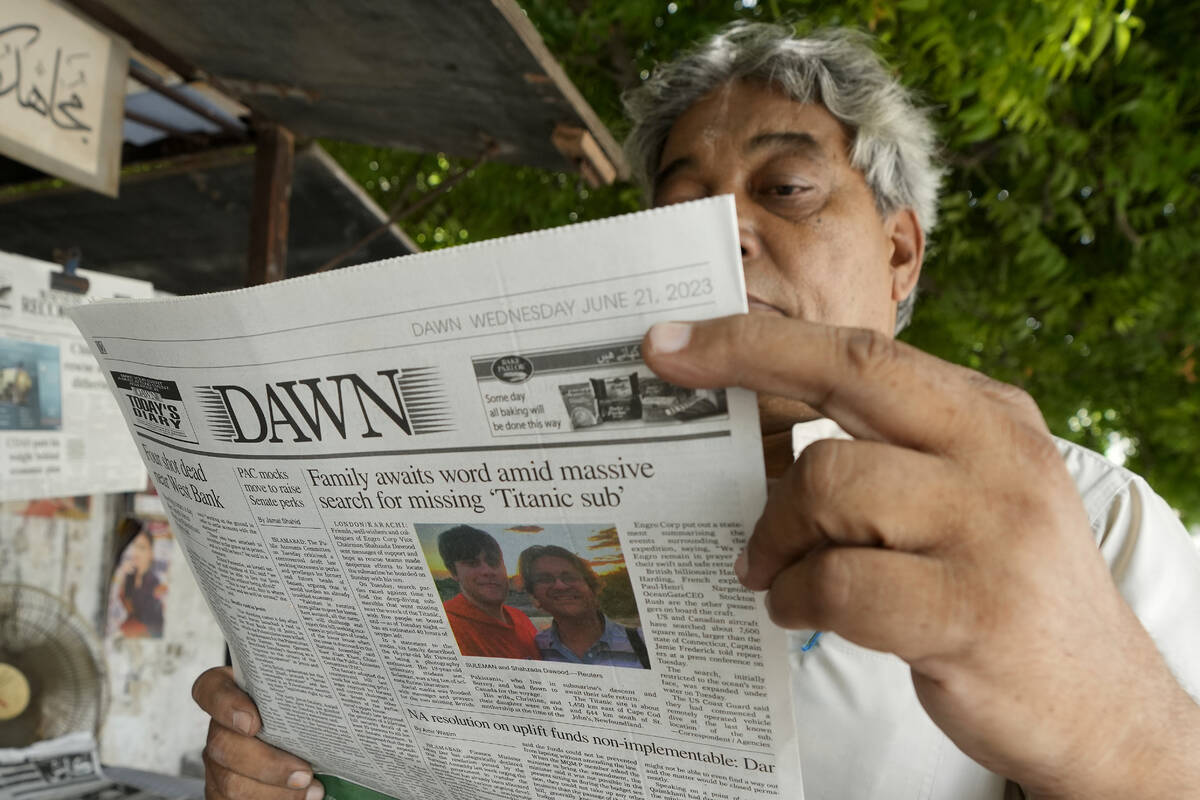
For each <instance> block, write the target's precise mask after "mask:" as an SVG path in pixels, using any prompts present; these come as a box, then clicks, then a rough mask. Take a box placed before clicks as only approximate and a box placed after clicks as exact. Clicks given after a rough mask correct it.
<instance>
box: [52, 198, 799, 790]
mask: <svg viewBox="0 0 1200 800" xmlns="http://www.w3.org/2000/svg"><path fill="white" fill-rule="evenodd" d="M744 310H745V289H744V286H743V283H742V276H741V271H740V257H739V246H738V236H737V230H736V221H735V216H734V210H733V202H732V199H731V198H729V197H720V198H713V199H708V200H703V201H698V202H694V203H688V204H683V205H679V206H672V207H669V208H662V209H656V210H652V211H646V212H641V213H638V214H632V215H628V216H624V217H618V218H612V219H607V220H602V221H598V222H591V223H585V224H580V225H575V226H570V227H565V228H559V229H554V230H549V231H543V232H539V233H534V234H525V235H520V236H515V237H509V238H506V239H498V240H492V241H487V242H481V243H478V244H473V245H467V246H463V247H457V248H452V249H447V250H441V251H437V252H433V253H425V254H420V255H416V256H410V257H406V258H401V259H394V260H390V261H385V262H380V263H376V264H371V265H366V266H361V267H356V268H353V269H347V270H343V271H341V272H339V273H336V274H326V275H320V276H313V277H307V278H299V279H295V280H290V281H284V282H282V283H278V284H273V285H269V286H262V287H255V288H252V289H244V290H241V291H237V292H230V293H225V294H217V295H207V296H200V297H192V298H178V299H170V300H162V301H152V302H104V303H97V304H94V305H90V306H87V307H84V308H80V309H78V310H77V311H75V312H74V313H73V318H74V319H75V321H76V322H77V324H78V325H79V327H80V329H81V330H82V331H83V333H84V335H85V337H86V338H87V340H88V342H89V343H90V345H91V347H92V348H93V350H94V352H95V355H96V357H97V359H98V360H99V363H100V365H101V367H102V369H103V371H104V373H105V374H106V376H107V377H108V380H109V382H110V385H111V388H112V390H113V391H114V392H115V394H116V395H117V397H118V400H119V404H120V405H121V408H122V410H123V412H124V414H125V418H126V420H127V422H128V424H129V428H130V431H131V432H132V434H133V436H134V439H135V440H136V442H137V445H138V448H139V450H140V452H141V454H142V456H143V458H144V459H145V462H146V466H147V468H148V469H149V471H150V474H151V476H152V478H153V480H154V482H155V485H156V486H157V488H158V491H159V493H160V494H161V496H162V499H163V502H164V505H165V507H166V509H167V511H168V513H169V516H170V519H171V523H172V525H173V527H174V530H175V533H176V536H177V539H178V541H179V542H180V543H181V545H182V547H183V550H184V553H185V554H186V557H187V559H188V561H189V563H190V565H191V567H192V569H193V570H194V572H195V574H196V576H197V578H198V580H199V583H200V585H201V587H202V588H203V590H204V592H205V594H206V596H207V599H208V602H209V604H210V605H211V607H212V610H213V613H214V614H215V615H216V618H217V620H218V621H219V622H220V624H221V627H222V629H223V630H224V633H225V636H226V637H227V639H228V641H229V645H230V649H231V652H232V653H233V656H234V660H235V670H236V674H237V676H238V680H239V682H240V683H241V684H242V685H243V686H244V687H245V688H246V690H247V691H248V692H249V693H250V694H251V696H252V697H253V698H254V699H255V701H256V702H257V703H258V707H259V709H260V711H261V712H262V717H263V720H264V732H263V734H262V737H263V738H264V739H265V740H266V741H268V742H270V743H272V744H274V745H276V746H279V747H282V748H284V749H286V750H289V751H291V752H294V753H296V754H298V755H300V756H301V757H303V758H306V759H308V760H310V761H312V762H313V763H314V764H315V765H316V767H317V768H318V769H319V770H320V771H322V772H324V773H326V774H328V775H332V776H337V777H338V778H340V779H343V780H344V781H347V782H350V784H354V785H358V786H363V787H368V788H370V789H372V790H376V791H378V792H382V793H385V794H388V795H391V796H393V797H397V798H413V799H414V800H416V799H417V798H505V799H506V800H507V799H508V798H512V799H513V800H516V798H522V800H523V799H524V798H529V797H539V798H562V797H576V798H612V797H621V798H645V799H646V800H651V798H654V799H655V800H658V799H661V798H681V799H682V798H696V799H697V800H718V799H724V798H750V797H755V798H759V797H776V796H783V795H786V796H788V797H798V796H800V794H801V788H800V777H799V764H798V758H797V756H796V750H795V741H794V736H793V724H794V723H793V719H792V715H791V710H790V709H791V704H790V702H789V694H788V683H787V673H788V668H787V663H788V662H787V656H786V651H785V644H784V637H783V635H782V633H781V632H780V631H778V630H777V629H775V628H774V627H773V626H772V625H771V624H770V622H769V621H768V619H767V617H766V615H765V613H764V611H763V609H762V604H761V602H760V601H757V600H756V598H755V597H754V595H753V594H752V593H750V592H748V591H746V590H745V589H743V588H742V587H741V586H740V585H739V584H738V583H737V581H736V579H735V577H734V574H733V570H732V564H733V561H734V559H735V557H736V555H737V553H738V552H739V550H740V549H741V547H742V545H743V544H744V543H745V541H746V539H747V538H748V536H749V534H750V532H751V530H752V527H753V524H754V520H755V519H756V517H757V515H758V513H759V512H760V511H761V509H762V505H763V501H764V491H765V490H764V486H765V482H764V479H763V467H762V455H761V448H760V446H759V432H758V424H757V412H756V409H755V401H754V397H753V395H752V394H751V393H749V392H745V391H740V390H729V391H725V390H709V391H705V390H692V389H687V388H684V387H679V386H674V385H671V384H668V383H666V382H664V381H663V380H661V379H660V378H658V377H656V376H655V375H654V374H653V373H652V372H650V370H649V369H648V368H647V367H646V366H645V364H644V363H643V361H642V358H641V351H640V341H641V337H642V335H643V334H644V332H645V331H646V329H647V328H648V327H649V325H651V324H652V323H654V322H657V321H661V320H670V319H675V320H687V319H702V318H708V317H714V316H721V315H725V314H731V313H737V312H741V311H744ZM329 783H330V785H331V786H332V785H336V786H339V787H341V786H344V785H345V784H344V783H343V782H342V781H335V780H333V779H331V780H330V781H329Z"/></svg>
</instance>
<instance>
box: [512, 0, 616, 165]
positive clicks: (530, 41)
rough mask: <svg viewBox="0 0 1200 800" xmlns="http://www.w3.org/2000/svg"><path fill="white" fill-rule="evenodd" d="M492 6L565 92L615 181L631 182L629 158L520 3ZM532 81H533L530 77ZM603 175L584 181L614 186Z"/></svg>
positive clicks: (563, 92) (548, 75)
mask: <svg viewBox="0 0 1200 800" xmlns="http://www.w3.org/2000/svg"><path fill="white" fill-rule="evenodd" d="M491 2H492V5H493V6H495V7H496V10H497V11H499V12H500V14H501V15H502V16H503V17H504V19H505V20H507V21H508V24H509V25H511V26H512V29H513V30H514V31H515V32H516V34H517V36H519V37H520V39H521V41H522V42H523V43H524V44H525V46H526V47H527V48H529V53H530V55H532V56H533V57H534V59H535V60H536V61H537V62H538V64H539V65H540V66H541V68H542V70H543V71H544V72H545V73H546V77H547V78H548V79H549V80H550V82H552V83H553V84H554V85H555V86H556V87H558V90H559V91H560V92H562V96H563V97H564V98H565V99H566V101H567V103H569V104H570V106H571V108H572V109H573V110H574V111H575V113H576V114H578V115H579V118H580V119H581V120H582V121H583V124H584V126H586V128H587V130H588V132H589V133H590V134H591V135H592V137H593V142H594V144H596V145H598V149H599V150H600V151H601V152H602V153H603V154H604V155H605V156H606V159H605V160H606V161H608V162H609V164H610V165H611V166H612V168H613V172H614V175H613V177H619V178H628V177H629V174H630V170H629V163H628V162H627V161H626V160H625V154H624V153H623V152H621V145H619V144H617V140H616V139H614V138H613V136H612V134H611V133H609V130H608V128H607V127H606V126H605V125H604V123H603V122H601V121H600V117H598V116H596V112H595V111H593V110H592V107H591V106H590V105H588V102H587V100H584V99H583V95H581V94H580V93H579V90H578V89H576V88H575V84H574V83H572V82H571V79H570V78H568V77H567V73H566V72H565V71H564V70H563V68H562V65H560V64H559V63H558V60H557V59H556V58H555V57H554V55H553V54H552V53H551V52H550V49H549V48H548V47H546V43H545V42H544V41H542V37H541V34H539V33H538V32H537V29H536V28H534V27H533V23H532V22H530V21H529V18H528V17H527V16H526V15H525V12H524V11H522V10H521V7H520V6H519V5H517V2H516V0H491ZM526 80H527V81H528V80H529V77H528V76H527V77H526ZM597 172H598V173H599V174H593V175H588V173H587V172H586V171H585V172H584V177H585V178H587V179H588V181H589V182H590V181H591V180H592V179H593V178H600V179H601V180H603V181H604V182H606V183H611V182H612V178H607V177H606V171H601V170H598V171H597Z"/></svg>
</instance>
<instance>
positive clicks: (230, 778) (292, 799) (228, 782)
mask: <svg viewBox="0 0 1200 800" xmlns="http://www.w3.org/2000/svg"><path fill="white" fill-rule="evenodd" d="M204 793H205V797H206V798H209V800H320V798H322V797H324V795H325V788H324V787H323V786H322V785H321V782H320V781H317V780H313V781H311V782H310V784H309V786H308V788H306V789H289V788H288V787H286V786H275V785H273V784H268V783H261V782H259V781H256V780H254V779H253V778H249V777H247V776H245V775H239V774H238V773H237V772H234V771H233V770H231V769H229V768H227V767H225V766H224V765H222V764H220V763H218V762H217V761H216V760H214V759H213V758H211V757H210V756H209V752H208V750H207V749H205V751H204Z"/></svg>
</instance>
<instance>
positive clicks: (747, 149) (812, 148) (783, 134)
mask: <svg viewBox="0 0 1200 800" xmlns="http://www.w3.org/2000/svg"><path fill="white" fill-rule="evenodd" d="M767 147H786V148H787V149H789V150H799V151H802V152H803V153H804V154H805V155H810V156H812V157H814V158H821V159H823V158H825V157H826V154H825V148H824V147H822V146H821V143H820V142H818V141H817V140H816V139H815V138H814V137H813V135H812V134H811V133H805V132H804V131H773V132H770V133H760V134H758V135H757V136H755V137H754V138H752V139H751V140H750V141H748V142H746V144H745V145H744V146H743V147H742V152H744V153H752V152H754V151H755V150H762V149H763V148H767Z"/></svg>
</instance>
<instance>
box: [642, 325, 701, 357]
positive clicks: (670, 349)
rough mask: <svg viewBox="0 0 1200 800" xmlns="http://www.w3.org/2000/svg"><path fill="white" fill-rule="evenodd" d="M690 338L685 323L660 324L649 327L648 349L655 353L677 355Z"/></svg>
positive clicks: (690, 332)
mask: <svg viewBox="0 0 1200 800" xmlns="http://www.w3.org/2000/svg"><path fill="white" fill-rule="evenodd" d="M691 338H692V326H691V325H688V324H687V323H686V322H660V323H658V324H657V325H652V326H651V327H650V349H651V350H653V351H654V352H656V353H678V352H679V351H680V350H682V349H683V348H685V347H687V343H688V340H689V339H691Z"/></svg>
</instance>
